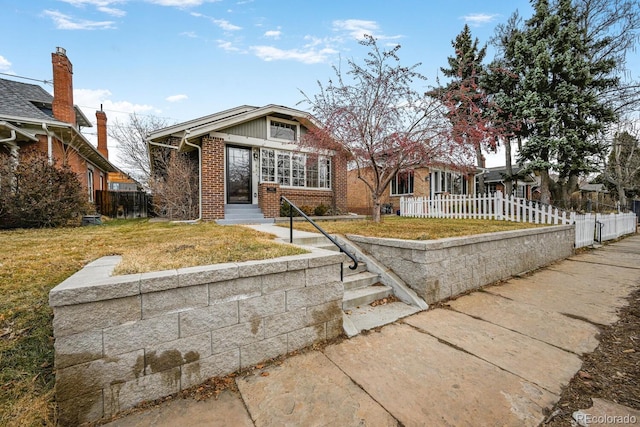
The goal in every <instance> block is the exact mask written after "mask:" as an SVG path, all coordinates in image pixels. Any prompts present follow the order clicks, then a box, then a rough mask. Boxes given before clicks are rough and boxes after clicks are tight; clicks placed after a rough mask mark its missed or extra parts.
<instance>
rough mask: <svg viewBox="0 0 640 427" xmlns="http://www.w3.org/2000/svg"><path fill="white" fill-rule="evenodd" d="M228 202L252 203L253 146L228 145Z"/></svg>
mask: <svg viewBox="0 0 640 427" xmlns="http://www.w3.org/2000/svg"><path fill="white" fill-rule="evenodd" d="M227 203H228V204H234V203H251V148H244V147H233V146H230V145H227Z"/></svg>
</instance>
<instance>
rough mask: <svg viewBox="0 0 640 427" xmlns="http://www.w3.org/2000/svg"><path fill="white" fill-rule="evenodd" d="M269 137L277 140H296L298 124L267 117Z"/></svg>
mask: <svg viewBox="0 0 640 427" xmlns="http://www.w3.org/2000/svg"><path fill="white" fill-rule="evenodd" d="M269 139H275V140H279V141H288V142H289V141H291V142H293V141H297V140H298V124H297V123H296V122H290V121H288V120H287V121H285V120H276V119H269Z"/></svg>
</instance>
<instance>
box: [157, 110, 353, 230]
mask: <svg viewBox="0 0 640 427" xmlns="http://www.w3.org/2000/svg"><path fill="white" fill-rule="evenodd" d="M313 126H316V125H315V124H314V121H313V119H312V118H311V117H310V116H309V114H308V113H306V112H304V111H300V110H296V109H293V108H288V107H283V106H278V105H267V106H264V107H252V106H247V105H243V106H240V107H236V108H232V109H230V110H226V111H222V112H219V113H215V114H212V115H209V116H206V117H202V118H199V119H194V120H190V121H187V122H184V123H179V124H177V125H174V126H170V127H167V128H164V129H160V130H157V131H155V132H152V133H151V134H150V135H149V136H148V139H147V141H148V143H149V147H150V150H154V149H160V148H165V149H167V147H172V148H174V149H176V150H178V151H180V152H189V151H197V152H198V155H197V156H193V158H194V159H198V160H196V161H198V162H199V170H200V172H201V181H202V183H201V195H200V198H201V202H200V216H201V218H202V219H203V220H218V219H224V218H225V208H226V207H229V206H231V205H253V206H254V207H255V206H258V207H259V208H260V209H261V210H262V213H263V214H264V216H265V217H267V218H274V217H278V216H280V196H281V195H283V196H286V197H287V198H289V199H290V200H291V201H292V202H293V203H295V204H296V205H298V206H310V207H316V206H318V205H320V204H323V205H325V206H327V207H329V208H331V209H332V210H333V211H334V212H345V211H346V209H347V162H346V160H345V158H344V157H343V156H341V155H336V154H335V153H333V152H325V153H323V154H321V155H318V154H316V153H314V152H313V150H310V149H305V148H303V147H301V146H300V145H299V144H298V142H299V141H300V138H301V137H302V136H304V135H305V134H307V132H308V129H310V128H311V127H313Z"/></svg>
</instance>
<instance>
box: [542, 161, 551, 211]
mask: <svg viewBox="0 0 640 427" xmlns="http://www.w3.org/2000/svg"><path fill="white" fill-rule="evenodd" d="M550 187H551V177H550V176H549V171H548V170H547V169H544V170H541V171H540V201H541V202H542V203H546V204H548V205H550V204H551V188H550Z"/></svg>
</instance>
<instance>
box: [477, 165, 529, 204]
mask: <svg viewBox="0 0 640 427" xmlns="http://www.w3.org/2000/svg"><path fill="white" fill-rule="evenodd" d="M512 171H513V175H514V176H515V177H516V178H515V179H514V180H513V195H514V196H515V197H521V198H524V199H528V200H530V199H533V198H535V194H534V193H535V192H536V190H537V188H538V187H539V185H540V183H539V179H540V178H539V177H537V176H536V175H535V174H533V173H526V172H524V168H523V167H521V166H513V167H512ZM506 175H507V168H506V167H505V166H500V167H495V168H487V169H485V170H484V185H485V189H486V192H487V193H495V192H496V191H501V192H502V193H503V194H504V192H505V191H504V189H505V185H504V181H505V176H506ZM476 179H477V176H476Z"/></svg>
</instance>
